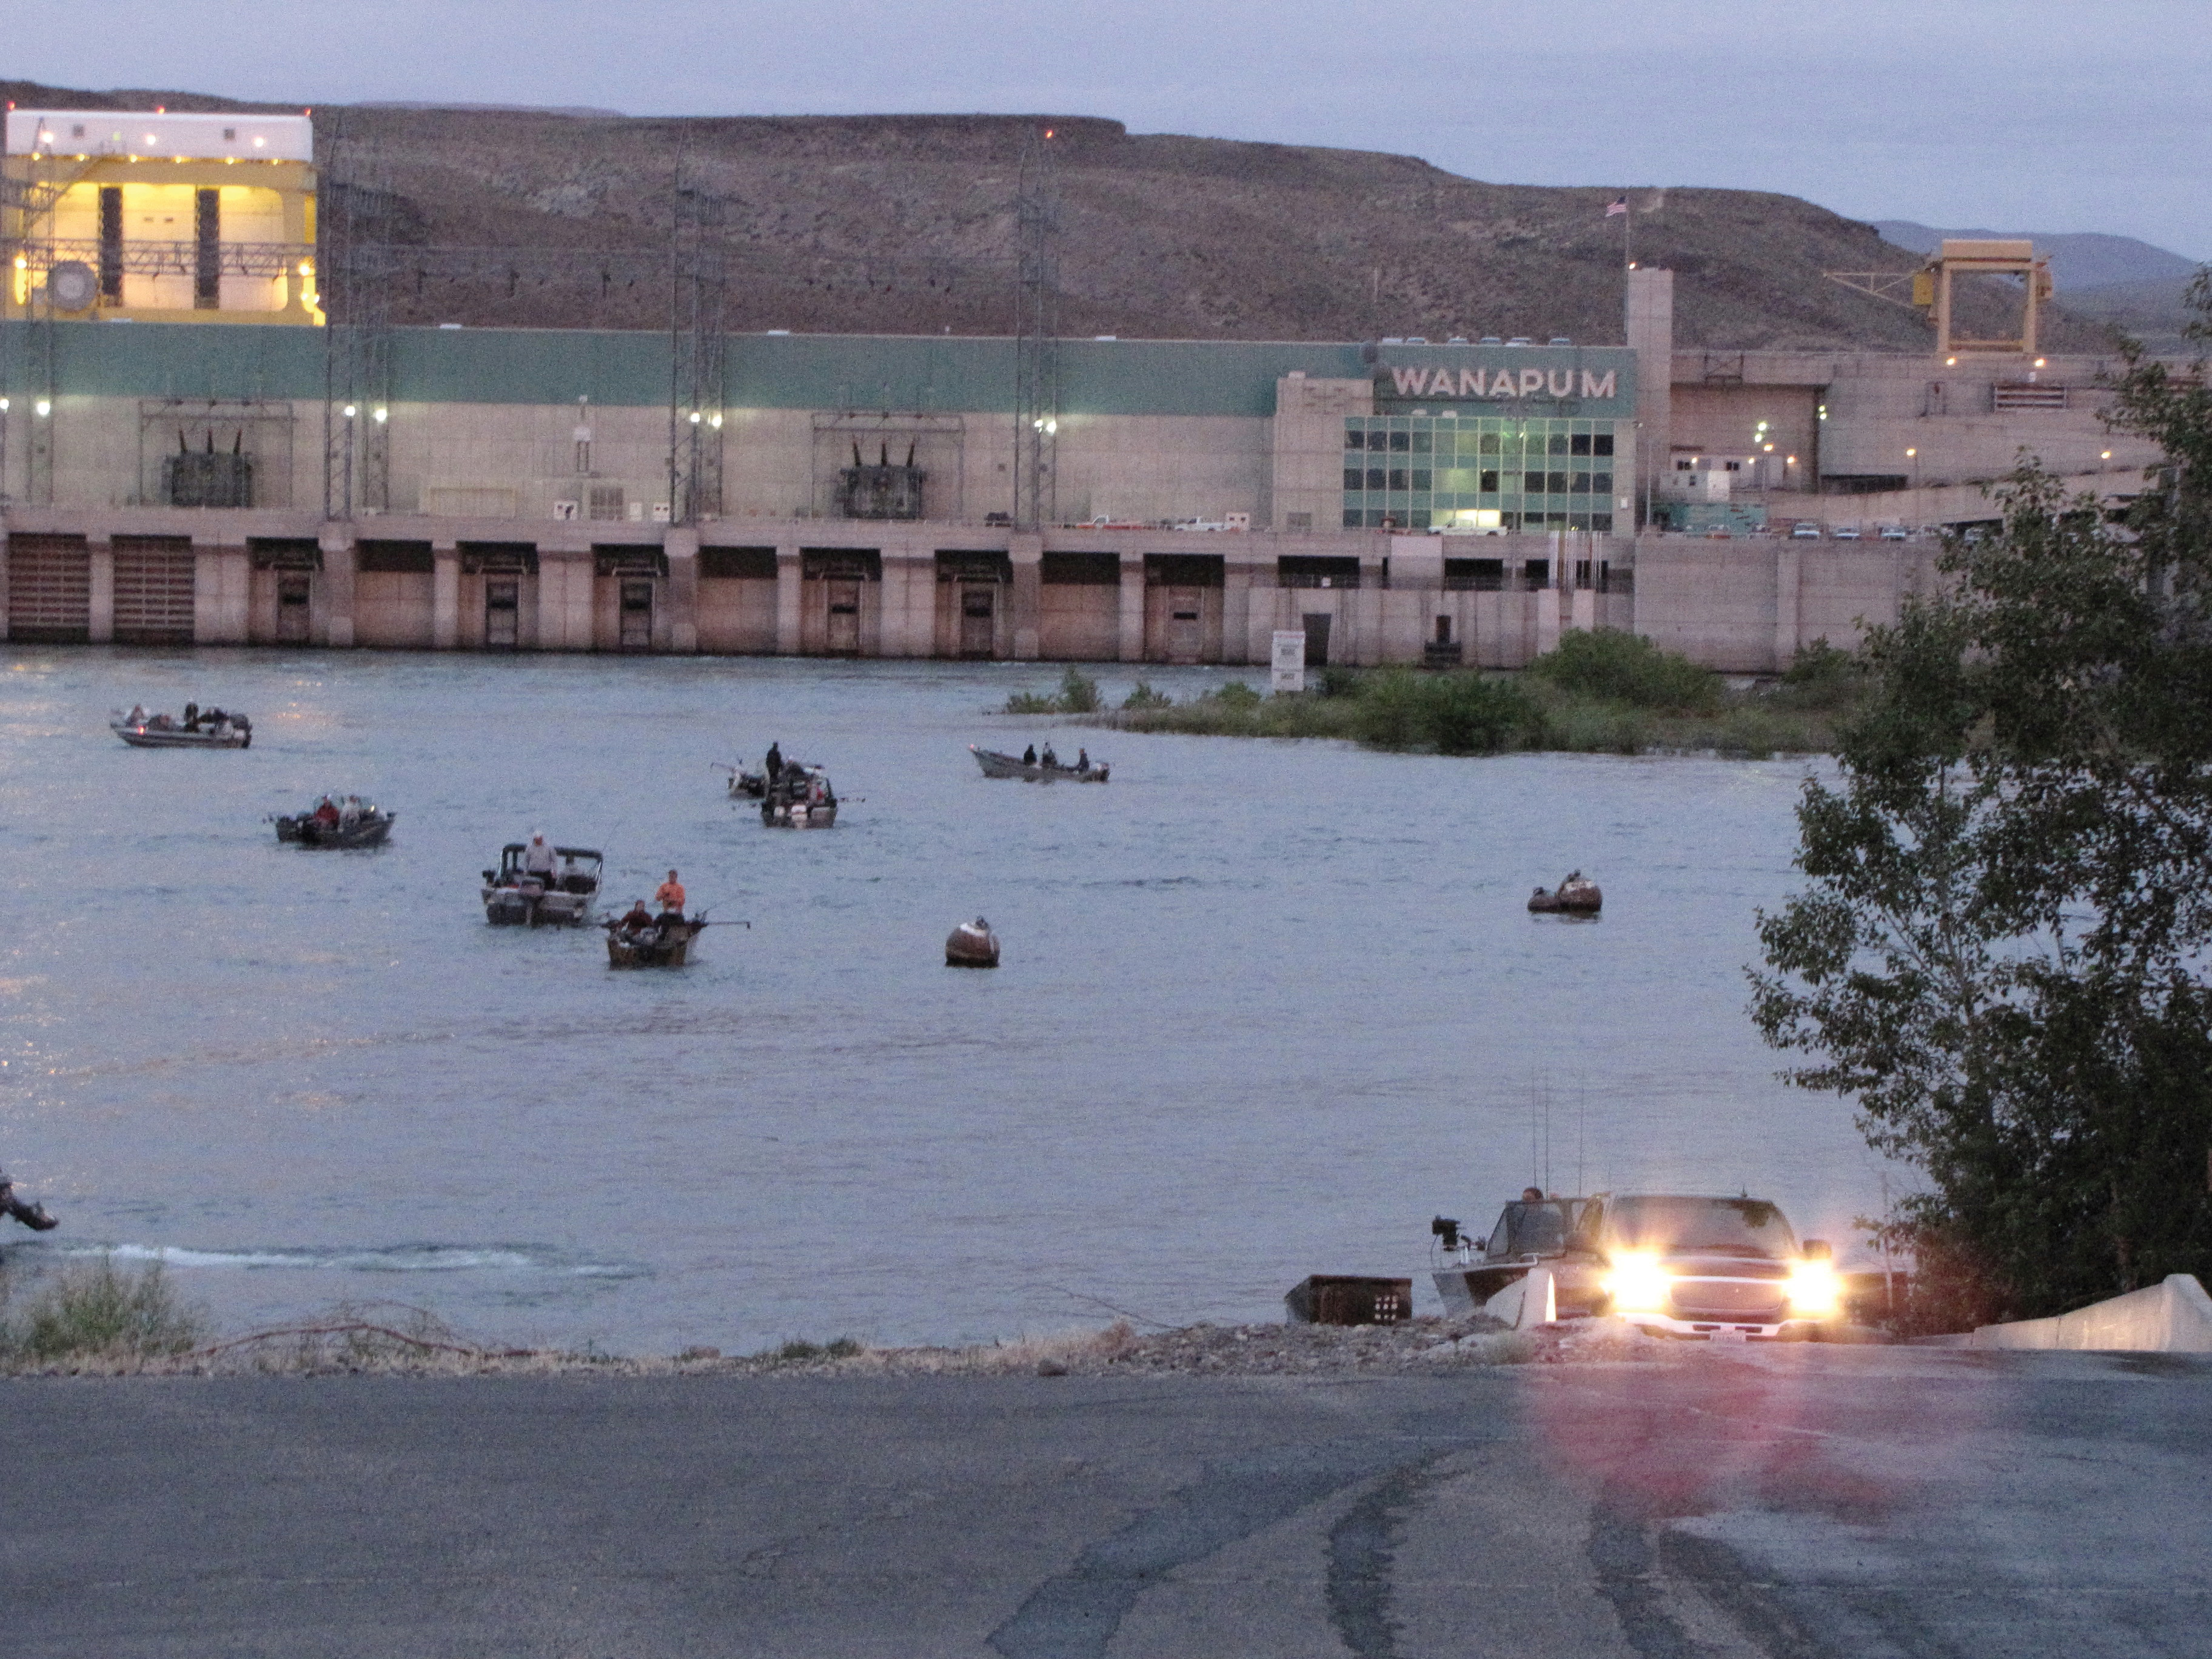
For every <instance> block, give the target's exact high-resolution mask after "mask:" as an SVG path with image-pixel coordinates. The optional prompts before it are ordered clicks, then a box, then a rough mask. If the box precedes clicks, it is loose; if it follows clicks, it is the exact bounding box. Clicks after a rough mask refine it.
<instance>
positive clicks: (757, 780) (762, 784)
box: [715, 762, 768, 800]
mask: <svg viewBox="0 0 2212 1659" xmlns="http://www.w3.org/2000/svg"><path fill="white" fill-rule="evenodd" d="M715 770H716V771H718V772H727V773H728V774H729V775H730V799H732V800H763V799H766V798H767V795H768V774H767V773H766V772H748V771H747V770H746V769H744V767H743V766H732V765H729V764H728V763H724V762H718V763H716V764H715Z"/></svg>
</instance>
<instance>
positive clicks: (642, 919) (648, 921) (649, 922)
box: [617, 899, 653, 933]
mask: <svg viewBox="0 0 2212 1659" xmlns="http://www.w3.org/2000/svg"><path fill="white" fill-rule="evenodd" d="M617 925H618V926H619V927H621V928H622V930H623V932H624V933H643V932H644V931H645V930H646V929H647V928H648V927H652V926H653V913H652V912H651V911H650V910H648V909H647V908H645V901H644V900H643V899H632V900H631V901H630V902H629V909H627V910H625V911H624V912H623V919H622V921H621V922H620V923H619V924H617Z"/></svg>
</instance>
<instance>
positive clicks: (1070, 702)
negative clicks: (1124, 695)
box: [1006, 668, 1099, 714]
mask: <svg viewBox="0 0 2212 1659" xmlns="http://www.w3.org/2000/svg"><path fill="white" fill-rule="evenodd" d="M1098 707H1099V702H1098V682H1097V680H1094V679H1090V678H1085V676H1084V675H1083V674H1082V673H1081V672H1080V671H1078V670H1076V669H1073V668H1070V669H1069V670H1068V671H1066V673H1064V674H1062V675H1061V676H1060V690H1058V691H1055V692H1053V693H1050V694H1049V695H1047V696H1038V695H1037V694H1036V692H1034V691H1017V692H1015V693H1014V695H1013V696H1011V697H1008V698H1007V699H1006V713H1008V714H1096V713H1097V710H1098Z"/></svg>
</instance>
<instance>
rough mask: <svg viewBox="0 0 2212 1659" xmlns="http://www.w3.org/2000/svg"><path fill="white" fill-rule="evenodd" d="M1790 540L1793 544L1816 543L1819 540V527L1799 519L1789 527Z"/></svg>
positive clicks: (1808, 520)
mask: <svg viewBox="0 0 2212 1659" xmlns="http://www.w3.org/2000/svg"><path fill="white" fill-rule="evenodd" d="M1790 540H1791V541H1793V542H1817V541H1819V540H1820V526H1818V525H1816V524H1814V522H1813V521H1812V520H1810V519H1800V520H1797V522H1796V524H1793V525H1791V526H1790Z"/></svg>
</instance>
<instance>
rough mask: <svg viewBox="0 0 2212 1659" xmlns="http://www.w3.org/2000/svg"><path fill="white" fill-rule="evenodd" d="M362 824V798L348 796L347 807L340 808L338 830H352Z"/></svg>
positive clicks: (346, 799)
mask: <svg viewBox="0 0 2212 1659" xmlns="http://www.w3.org/2000/svg"><path fill="white" fill-rule="evenodd" d="M360 822H361V797H360V796H359V795H348V796H347V797H346V798H345V805H343V806H341V807H339V808H338V828H340V829H352V828H353V827H354V825H356V824H357V823H360Z"/></svg>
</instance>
